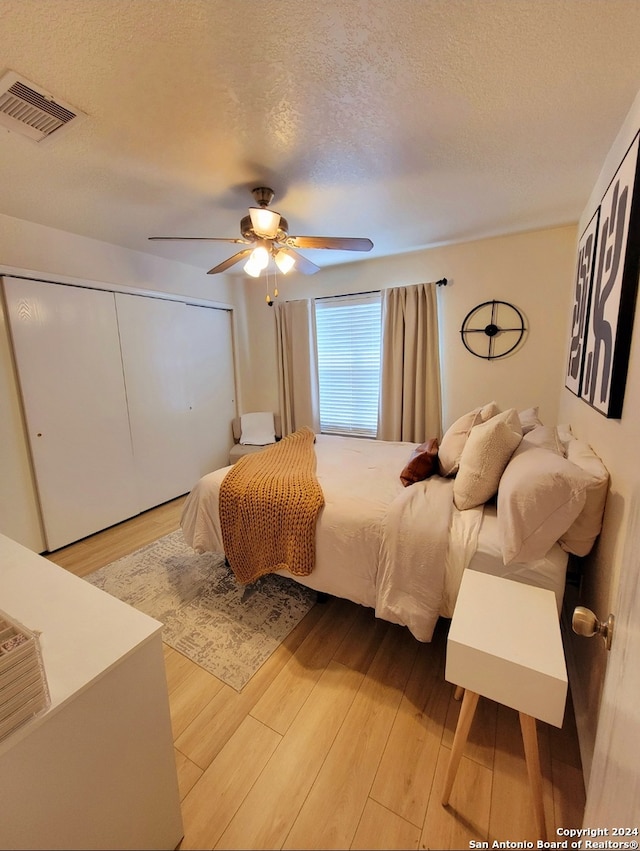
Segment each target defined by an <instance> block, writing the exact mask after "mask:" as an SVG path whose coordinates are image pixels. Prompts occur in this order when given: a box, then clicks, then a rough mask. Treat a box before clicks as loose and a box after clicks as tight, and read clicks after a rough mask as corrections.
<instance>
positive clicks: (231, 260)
mask: <svg viewBox="0 0 640 851" xmlns="http://www.w3.org/2000/svg"><path fill="white" fill-rule="evenodd" d="M252 251H253V248H243V249H242V251H238V253H237V254H233V255H232V256H231V257H227V259H226V260H223V261H222V263H218V265H217V266H214V267H213V269H209V271H208V272H207V275H216V274H217V273H218V272H224V271H225V269H228V268H229V266H233V265H235V264H236V263H239V262H240V261H241V260H242V258H243V257H247V256H248V255H249V254H251V252H252Z"/></svg>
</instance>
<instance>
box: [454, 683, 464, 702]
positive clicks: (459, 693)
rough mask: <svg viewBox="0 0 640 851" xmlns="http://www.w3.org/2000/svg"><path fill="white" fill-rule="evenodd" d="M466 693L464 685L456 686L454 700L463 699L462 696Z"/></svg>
mask: <svg viewBox="0 0 640 851" xmlns="http://www.w3.org/2000/svg"><path fill="white" fill-rule="evenodd" d="M463 695H464V689H463V688H462V686H456V690H455V692H454V693H453V699H454V700H462V696H463Z"/></svg>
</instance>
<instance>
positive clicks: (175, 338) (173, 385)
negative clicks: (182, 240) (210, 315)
mask: <svg viewBox="0 0 640 851" xmlns="http://www.w3.org/2000/svg"><path fill="white" fill-rule="evenodd" d="M116 305H117V310H118V324H119V328H120V345H121V350H122V363H123V367H124V377H125V384H126V388H127V399H128V404H129V422H130V424H131V439H132V441H133V456H134V463H135V470H136V481H137V486H138V493H139V495H140V502H141V503H142V505H143V507H144V508H145V509H146V508H151V507H152V506H154V505H159V504H160V503H162V502H166V501H167V500H169V499H173V498H174V497H176V496H180V495H181V494H184V493H187V492H188V491H189V490H190V489H191V488H192V486H193V484H194V482H195V481H196V480H197V478H198V471H197V463H196V460H195V452H194V449H193V446H192V442H191V439H190V411H189V400H188V390H187V385H186V370H185V358H186V352H187V351H188V348H189V340H188V334H187V323H186V315H187V314H186V310H187V306H186V304H184V303H182V302H178V301H170V300H168V299H160V298H147V297H145V296H136V295H125V294H123V293H116Z"/></svg>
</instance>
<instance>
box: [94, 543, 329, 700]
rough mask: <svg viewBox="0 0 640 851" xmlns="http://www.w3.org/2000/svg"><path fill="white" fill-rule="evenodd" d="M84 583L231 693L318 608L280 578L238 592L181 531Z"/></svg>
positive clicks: (220, 566) (217, 563)
mask: <svg viewBox="0 0 640 851" xmlns="http://www.w3.org/2000/svg"><path fill="white" fill-rule="evenodd" d="M85 579H86V580H87V581H88V582H90V583H91V584H92V585H96V586H97V587H98V588H102V590H103V591H106V592H107V593H109V594H111V595H112V596H113V597H117V598H118V599H119V600H124V602H125V603H129V604H130V605H131V606H134V607H135V608H136V609H139V610H140V611H141V612H144V613H145V614H147V615H150V616H151V617H153V618H156V620H159V621H160V622H161V623H162V624H163V625H164V629H163V631H162V640H163V641H164V642H165V644H168V645H169V646H170V647H173V648H174V649H175V650H178V651H179V652H180V653H182V654H184V655H185V656H188V657H189V659H192V660H193V661H194V662H196V663H197V664H198V665H200V666H201V667H202V668H205V669H206V670H207V671H209V672H210V673H212V674H214V675H215V676H216V677H218V678H219V679H221V680H222V681H223V682H225V683H227V684H228V685H230V686H231V687H232V688H234V689H236V691H241V690H242V688H243V687H244V686H245V685H246V684H247V682H248V681H249V680H250V679H251V677H252V676H253V674H255V672H256V671H257V670H258V668H259V667H260V666H261V665H262V664H263V663H264V662H266V660H267V659H268V658H269V656H271V654H272V653H273V651H274V650H275V649H276V648H277V647H278V645H279V644H280V643H281V642H282V641H283V639H285V638H286V636H287V635H288V634H289V633H290V632H291V630H292V629H293V628H294V627H295V626H296V625H297V624H298V623H299V622H300V621H301V620H302V618H303V617H304V616H305V615H306V614H307V612H308V611H309V609H311V607H312V606H313V605H314V603H315V602H316V593H315V591H312V590H311V589H309V588H305V587H304V586H303V585H299V584H298V583H297V582H295V581H293V580H291V579H287V578H286V577H283V576H276V575H268V576H264V577H262V578H261V579H259V580H258V581H257V582H254V583H252V584H251V585H245V586H243V585H240V584H239V583H238V582H237V581H236V578H235V576H234V575H233V571H232V570H231V568H229V567H226V566H225V563H224V558H223V556H221V555H218V554H214V553H204V554H202V555H199V554H198V553H195V552H194V551H193V550H192V549H191V548H190V547H189V546H188V545H187V544H186V543H185V541H184V538H183V535H182V531H180V530H178V531H177V532H172V533H171V534H169V535H166V536H165V537H164V538H160V539H159V540H158V541H155V542H154V543H152V544H149V545H148V546H146V547H143V548H142V549H140V550H137V551H136V552H135V553H132V554H131V555H128V556H124V558H121V559H118V561H114V562H112V563H111V564H108V565H106V566H105V567H102V568H100V569H99V570H96V571H95V572H94V573H90V574H89V575H88V576H86V577H85Z"/></svg>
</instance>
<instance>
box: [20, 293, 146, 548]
mask: <svg viewBox="0 0 640 851" xmlns="http://www.w3.org/2000/svg"><path fill="white" fill-rule="evenodd" d="M5 293H6V299H7V308H8V313H9V322H10V328H11V337H12V341H13V349H14V354H15V358H16V362H17V367H18V377H19V383H20V389H21V393H22V399H23V405H24V409H25V417H26V421H27V429H28V439H29V444H30V449H31V455H32V460H33V465H34V470H35V477H36V484H37V491H38V498H39V502H40V507H41V511H42V518H43V524H44V531H45V537H46V544H47V549H49V550H54V549H57V548H58V547H62V546H64V545H65V544H68V543H70V542H71V541H76V540H78V539H79V538H83V537H85V536H86V535H89V534H92V533H93V532H96V531H98V530H99V529H104V528H106V527H107V526H111V525H112V524H114V523H118V522H119V521H121V520H124V519H125V518H127V517H131V516H133V515H134V514H137V513H138V511H139V510H140V509H139V507H138V501H137V496H136V490H135V481H134V472H133V456H132V449H131V439H130V434H129V421H128V417H127V402H126V396H125V388H124V381H123V376H122V366H121V361H120V346H119V339H118V326H117V319H116V310H115V301H114V294H113V293H110V292H102V291H99V290H91V289H85V288H83V287H74V286H66V285H62V284H49V283H44V282H41V281H29V280H21V279H14V278H6V279H5Z"/></svg>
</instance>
